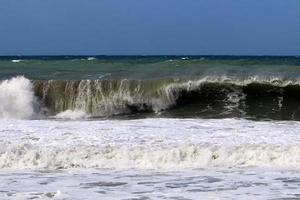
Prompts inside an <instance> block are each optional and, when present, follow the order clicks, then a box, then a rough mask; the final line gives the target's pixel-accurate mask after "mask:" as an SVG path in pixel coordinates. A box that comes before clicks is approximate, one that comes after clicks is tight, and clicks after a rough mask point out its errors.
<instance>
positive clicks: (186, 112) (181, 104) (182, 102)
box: [0, 76, 300, 120]
mask: <svg viewBox="0 0 300 200" xmlns="http://www.w3.org/2000/svg"><path fill="white" fill-rule="evenodd" d="M0 100H1V105H0V117H1V118H19V119H31V118H38V117H41V115H42V114H44V116H49V117H55V118H71V119H79V118H89V117H112V116H116V115H121V116H126V117H138V118H139V117H146V116H151V117H157V116H159V117H184V118H185V117H200V118H228V117H241V118H251V119H278V120H299V119H300V82H299V81H298V80H297V79H296V80H284V79H280V78H262V77H248V78H246V79H240V78H234V77H226V76H215V77H214V76H206V77H203V78H198V79H192V80H185V79H175V78H164V79H157V80H127V79H123V80H78V81H76V80H49V81H38V80H32V81H30V80H28V79H26V78H25V77H15V78H12V79H10V80H4V81H2V82H1V83H0Z"/></svg>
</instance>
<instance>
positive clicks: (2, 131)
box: [0, 56, 300, 200]
mask: <svg viewBox="0 0 300 200" xmlns="http://www.w3.org/2000/svg"><path fill="white" fill-rule="evenodd" d="M0 79H1V81H0V136H1V137H0V199H122V200H125V199H126V200H127V199H145V200H146V199H176V200H186V199H244V198H250V199H298V198H300V190H299V188H300V134H299V131H300V122H299V120H300V82H299V81H300V58H299V57H230V56H227V57H221V56H160V57H159V56H156V57H147V56H135V57H111V56H94V57H92V56H61V57H49V56H48V57H47V56H44V57H1V58H0Z"/></svg>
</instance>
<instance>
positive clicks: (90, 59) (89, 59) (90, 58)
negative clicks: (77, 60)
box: [87, 57, 96, 61]
mask: <svg viewBox="0 0 300 200" xmlns="http://www.w3.org/2000/svg"><path fill="white" fill-rule="evenodd" d="M95 59H96V58H95V57H88V58H87V60H88V61H92V60H95Z"/></svg>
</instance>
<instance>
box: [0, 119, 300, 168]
mask: <svg viewBox="0 0 300 200" xmlns="http://www.w3.org/2000/svg"><path fill="white" fill-rule="evenodd" d="M299 129H300V124H299V122H293V123H292V122H254V121H248V120H236V119H218V120H207V119H205V120H203V119H190V120H187V119H141V120H103V121H53V120H40V121H36V120H34V121H33V120H21V121H18V120H7V119H6V120H1V121H0V137H1V138H4V139H3V140H2V141H0V147H1V148H0V168H6V169H70V168H81V169H83V168H84V169H95V168H98V169H99V168H100V169H117V170H119V169H120V170H122V169H172V170H181V169H194V168H212V167H222V168H231V167H249V166H258V167H271V168H298V167H299V166H300V153H299V152H300V142H299V141H300V136H299V134H298V130H299Z"/></svg>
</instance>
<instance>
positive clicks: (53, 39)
mask: <svg viewBox="0 0 300 200" xmlns="http://www.w3.org/2000/svg"><path fill="white" fill-rule="evenodd" d="M162 54H163V55H300V0H0V55H162Z"/></svg>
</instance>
